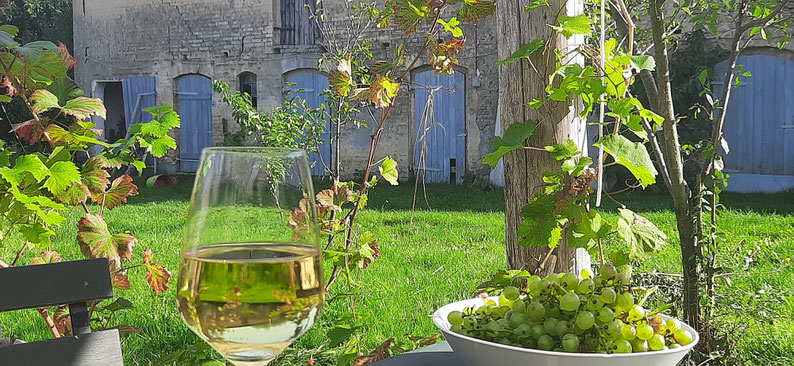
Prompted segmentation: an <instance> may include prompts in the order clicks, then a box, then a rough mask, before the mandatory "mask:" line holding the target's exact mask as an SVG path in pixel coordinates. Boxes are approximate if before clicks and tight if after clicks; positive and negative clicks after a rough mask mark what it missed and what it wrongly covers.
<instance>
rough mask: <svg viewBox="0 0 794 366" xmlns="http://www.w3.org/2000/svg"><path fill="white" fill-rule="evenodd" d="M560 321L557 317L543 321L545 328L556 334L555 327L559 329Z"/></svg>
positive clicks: (547, 331) (548, 331)
mask: <svg viewBox="0 0 794 366" xmlns="http://www.w3.org/2000/svg"><path fill="white" fill-rule="evenodd" d="M559 322H560V321H559V320H557V319H556V318H546V321H545V322H543V329H545V330H546V333H547V334H555V333H556V332H555V329H557V323H559Z"/></svg>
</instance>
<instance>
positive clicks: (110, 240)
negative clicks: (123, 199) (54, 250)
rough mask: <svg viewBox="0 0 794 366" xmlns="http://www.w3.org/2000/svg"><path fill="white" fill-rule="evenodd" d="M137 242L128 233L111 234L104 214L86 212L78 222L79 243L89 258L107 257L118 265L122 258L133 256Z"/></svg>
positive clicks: (113, 263)
mask: <svg viewBox="0 0 794 366" xmlns="http://www.w3.org/2000/svg"><path fill="white" fill-rule="evenodd" d="M137 242H138V240H137V239H135V237H133V236H131V235H128V234H116V235H110V231H109V230H108V225H107V223H105V220H104V219H102V216H97V215H92V214H86V215H85V216H83V217H82V218H81V219H80V220H79V221H78V222H77V244H79V245H80V250H81V251H82V253H83V255H85V256H86V257H88V258H101V257H106V258H108V259H109V260H110V261H111V264H112V265H118V264H119V263H120V261H121V259H131V258H132V248H133V247H134V246H135V244H137ZM114 268H118V267H114Z"/></svg>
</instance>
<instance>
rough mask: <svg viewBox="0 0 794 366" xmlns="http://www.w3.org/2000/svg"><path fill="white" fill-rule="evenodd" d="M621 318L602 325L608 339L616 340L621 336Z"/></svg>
mask: <svg viewBox="0 0 794 366" xmlns="http://www.w3.org/2000/svg"><path fill="white" fill-rule="evenodd" d="M620 326H621V323H620V320H613V321H611V322H608V323H606V324H604V325H602V326H601V329H602V330H603V334H605V335H606V337H607V339H611V340H615V339H618V338H619V337H620Z"/></svg>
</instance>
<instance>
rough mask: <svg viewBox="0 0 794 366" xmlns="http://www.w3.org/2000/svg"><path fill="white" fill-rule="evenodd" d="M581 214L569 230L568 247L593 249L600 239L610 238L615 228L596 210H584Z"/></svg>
mask: <svg viewBox="0 0 794 366" xmlns="http://www.w3.org/2000/svg"><path fill="white" fill-rule="evenodd" d="M579 207H581V206H579ZM581 213H582V214H581V215H579V216H578V217H576V218H575V220H574V224H573V225H571V226H570V227H569V229H568V245H570V246H572V247H574V248H586V249H591V248H593V247H594V246H596V244H597V242H598V239H603V238H606V237H607V236H609V234H610V233H612V231H613V230H614V228H613V227H612V225H610V224H609V222H607V221H606V220H604V219H603V218H602V217H601V215H600V214H599V213H598V212H597V211H595V210H591V211H590V212H585V211H584V210H582V212H581ZM572 219H573V218H572Z"/></svg>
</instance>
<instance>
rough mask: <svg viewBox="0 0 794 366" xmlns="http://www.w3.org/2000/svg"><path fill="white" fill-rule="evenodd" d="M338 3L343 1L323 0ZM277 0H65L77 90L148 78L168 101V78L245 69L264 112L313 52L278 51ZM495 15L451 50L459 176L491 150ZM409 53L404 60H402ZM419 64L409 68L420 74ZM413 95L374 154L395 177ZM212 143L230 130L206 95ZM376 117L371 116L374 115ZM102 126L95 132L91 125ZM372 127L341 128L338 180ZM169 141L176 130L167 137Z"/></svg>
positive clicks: (219, 75) (378, 45)
mask: <svg viewBox="0 0 794 366" xmlns="http://www.w3.org/2000/svg"><path fill="white" fill-rule="evenodd" d="M336 1H338V2H339V3H340V4H342V2H343V1H344V0H330V1H328V2H326V4H328V3H334V2H336ZM279 4H280V3H279V2H278V1H275V2H273V1H264V2H263V1H257V0H233V1H230V2H228V3H224V4H219V3H217V2H210V1H206V0H165V1H157V2H155V1H152V0H125V1H121V0H102V1H100V0H84V1H81V2H77V1H76V2H75V4H74V37H75V39H74V44H75V46H74V50H75V51H74V54H75V58H76V59H77V61H78V64H77V66H76V79H77V81H78V82H79V83H80V85H82V86H83V87H84V88H85V89H86V90H92V88H94V87H95V86H96V83H97V82H101V81H112V80H121V79H122V78H125V77H131V76H155V77H156V80H157V103H158V104H160V103H168V104H175V102H176V100H175V96H174V91H175V85H176V81H175V80H176V78H177V77H179V76H181V75H185V74H201V75H205V76H208V77H210V78H211V79H213V80H215V79H221V80H224V81H226V82H228V83H229V84H230V85H231V86H232V88H236V86H237V84H238V82H237V76H238V75H239V74H240V73H241V72H244V71H249V72H253V73H255V74H256V75H257V96H258V107H259V109H260V110H263V111H266V110H270V109H271V108H273V107H275V106H277V105H279V104H280V103H281V101H282V99H283V95H282V88H281V86H282V85H283V82H284V75H285V74H286V73H287V72H289V71H292V70H295V69H300V68H316V66H317V60H318V59H319V57H320V55H321V52H322V50H321V49H320V47H318V46H282V45H280V44H279V43H280V39H279V29H280V22H281V18H280V13H279V6H280V5H279ZM326 8H327V9H334V11H329V13H328V16H329V19H328V21H329V22H339V23H340V24H342V23H343V22H344V21H345V20H344V19H345V12H344V11H343V9H344V7H343V6H339V7H334V6H327V7H326ZM494 27H495V18H493V17H491V18H489V19H486V20H485V21H482V22H480V24H478V25H477V26H465V27H464V34H465V35H466V37H467V46H466V48H465V49H464V51H463V52H462V53H461V54H460V65H459V68H458V69H457V70H459V71H460V72H463V73H464V74H465V75H466V133H467V136H466V141H467V143H466V153H467V170H468V172H469V173H476V174H477V175H480V176H485V175H487V174H488V172H489V169H488V168H487V167H483V166H482V164H481V158H482V156H483V155H484V154H486V153H488V152H489V151H490V147H491V141H492V139H493V135H494V122H495V118H496V103H497V94H498V92H497V91H498V79H497V74H496V68H495V67H493V64H494V63H495V62H496V39H495V38H494V32H493V31H492V30H493V28H494ZM405 37H406V35H405V34H404V33H403V32H402V31H400V30H398V29H396V28H393V27H392V28H389V29H386V30H373V31H372V32H371V33H369V34H367V38H370V39H372V40H373V43H374V49H375V54H376V57H381V56H383V57H386V56H388V55H389V54H390V52H394V51H393V50H394V48H395V47H396V45H397V44H398V42H401V41H402V40H403V39H405ZM422 41H423V38H422V37H418V36H415V37H413V38H412V41H411V45H410V46H409V47H408V50H409V51H410V50H414V51H415V50H417V49H418V48H419V46H420V43H421V42H422ZM408 57H411V55H408ZM426 68H427V66H426V59H423V60H421V61H420V62H419V63H418V64H417V66H416V68H415V69H414V70H423V69H426ZM411 95H412V92H411V91H410V90H408V87H407V86H405V85H403V86H402V87H401V88H400V93H399V95H398V101H397V104H396V105H395V107H394V109H393V111H392V113H391V116H390V118H389V120H388V122H387V125H386V129H385V131H384V134H383V139H382V140H381V144H380V147H379V150H378V157H379V158H380V157H382V156H385V155H390V156H392V157H394V158H395V159H396V160H397V161H398V163H399V165H400V173H401V175H402V177H407V176H409V168H410V166H411V161H412V159H413V142H412V136H413V134H412V130H413V125H414V121H413V119H414V117H413V116H414V114H413V100H412V97H411ZM213 99H214V106H213V139H214V141H215V143H216V144H217V143H220V142H221V141H223V123H222V119H224V118H225V119H226V120H227V121H228V122H227V125H228V126H229V129H230V130H233V129H235V128H236V123H235V122H234V121H233V119H232V118H231V113H230V110H229V109H228V108H227V107H225V106H224V105H222V103H220V102H219V101H218V96H217V95H216V96H214V98H213ZM375 113H376V115H379V113H380V111H375ZM99 127H101V126H99ZM374 127H375V124H374V123H373V122H372V121H368V123H367V127H361V128H355V127H353V126H347V127H345V129H344V130H343V135H344V137H343V139H342V141H341V142H342V151H341V154H340V157H341V159H342V162H343V164H342V165H343V166H344V167H345V170H344V172H343V173H344V174H345V175H346V176H352V175H354V174H355V173H356V171H360V170H363V169H364V165H365V162H366V158H367V153H368V151H369V141H370V135H371V134H372V131H373V130H374ZM174 137H175V138H177V139H178V137H179V134H178V133H176V134H175V136H174ZM177 157H178V153H171V154H169V156H167V157H166V158H165V159H162V160H161V162H160V168H161V170H163V171H166V172H172V171H175V170H176V169H177V166H178V165H177V164H176V161H177V160H176V158H177Z"/></svg>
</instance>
